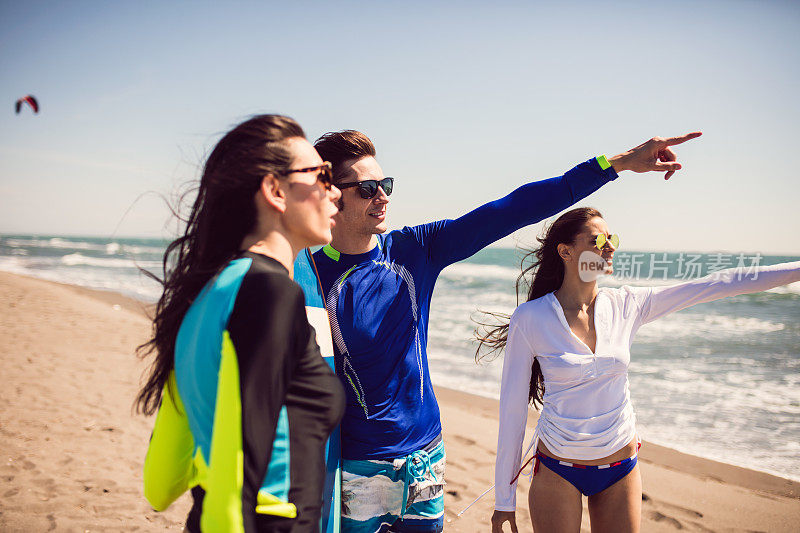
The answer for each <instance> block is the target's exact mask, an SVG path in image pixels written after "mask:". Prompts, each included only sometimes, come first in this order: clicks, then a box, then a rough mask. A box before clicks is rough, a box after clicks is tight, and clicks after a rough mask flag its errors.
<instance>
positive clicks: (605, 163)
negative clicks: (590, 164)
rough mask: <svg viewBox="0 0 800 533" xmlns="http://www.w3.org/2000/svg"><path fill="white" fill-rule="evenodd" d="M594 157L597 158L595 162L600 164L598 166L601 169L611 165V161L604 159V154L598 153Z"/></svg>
mask: <svg viewBox="0 0 800 533" xmlns="http://www.w3.org/2000/svg"><path fill="white" fill-rule="evenodd" d="M595 159H597V164H598V165H600V168H601V169H603V170H605V169H607V168H608V167H610V166H611V163H609V162H608V159H606V156H604V155H598V156H597V157H595Z"/></svg>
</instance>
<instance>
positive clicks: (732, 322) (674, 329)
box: [636, 312, 786, 342]
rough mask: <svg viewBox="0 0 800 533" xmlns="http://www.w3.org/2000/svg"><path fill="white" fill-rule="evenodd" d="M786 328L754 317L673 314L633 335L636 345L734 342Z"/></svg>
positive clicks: (643, 327) (645, 326)
mask: <svg viewBox="0 0 800 533" xmlns="http://www.w3.org/2000/svg"><path fill="white" fill-rule="evenodd" d="M785 328H786V324H783V323H781V322H772V321H770V320H764V319H761V318H755V317H743V316H728V315H709V314H698V313H686V312H683V313H675V314H673V315H670V316H668V317H665V318H662V319H661V320H656V321H655V322H650V323H649V324H645V325H644V326H642V328H641V329H640V330H639V332H638V333H637V335H636V341H637V342H642V341H645V342H647V341H661V340H663V339H679V338H687V337H703V338H709V337H712V338H720V337H722V338H736V337H747V336H751V335H753V334H755V333H770V332H773V331H781V330H783V329H785Z"/></svg>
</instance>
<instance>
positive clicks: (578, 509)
mask: <svg viewBox="0 0 800 533" xmlns="http://www.w3.org/2000/svg"><path fill="white" fill-rule="evenodd" d="M533 479H534V481H533V485H532V486H531V490H530V492H529V493H528V506H529V507H530V511H531V521H532V522H533V530H534V531H536V532H537V533H578V532H579V531H580V530H581V513H582V512H583V505H582V503H581V493H580V492H579V491H578V489H576V488H575V487H574V486H573V485H572V483H570V482H569V481H567V480H566V479H564V478H562V477H561V476H559V475H558V474H556V473H555V472H553V471H552V470H550V469H549V468H547V467H546V466H545V465H543V464H540V465H539V471H538V472H537V473H536V476H535V477H534V478H533Z"/></svg>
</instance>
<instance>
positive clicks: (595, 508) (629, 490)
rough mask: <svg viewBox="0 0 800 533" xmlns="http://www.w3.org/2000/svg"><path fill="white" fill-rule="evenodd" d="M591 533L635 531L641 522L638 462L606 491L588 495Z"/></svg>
mask: <svg viewBox="0 0 800 533" xmlns="http://www.w3.org/2000/svg"><path fill="white" fill-rule="evenodd" d="M589 520H590V521H591V524H592V533H606V532H614V533H639V529H640V527H641V524H642V474H641V472H640V471H639V465H638V463H637V465H636V466H635V467H633V470H631V471H630V472H629V473H628V475H627V476H625V477H624V478H622V479H620V480H619V481H617V482H616V483H614V484H613V485H611V486H610V487H608V488H607V489H606V490H604V491H602V492H599V493H597V494H595V495H594V496H589Z"/></svg>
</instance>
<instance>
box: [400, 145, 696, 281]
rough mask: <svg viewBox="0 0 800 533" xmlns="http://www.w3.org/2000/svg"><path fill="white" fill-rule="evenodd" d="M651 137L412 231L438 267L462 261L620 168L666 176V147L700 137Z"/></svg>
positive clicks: (669, 163) (669, 165) (669, 168)
mask: <svg viewBox="0 0 800 533" xmlns="http://www.w3.org/2000/svg"><path fill="white" fill-rule="evenodd" d="M699 136H700V133H699V132H695V133H689V134H687V135H683V136H681V137H670V138H661V137H654V138H652V139H650V140H649V141H647V142H645V143H642V144H640V145H639V146H637V147H635V148H632V149H630V150H628V151H627V152H624V153H621V154H618V155H615V156H614V157H612V158H610V159H606V157H605V156H599V157H596V158H594V159H590V160H589V161H586V162H584V163H581V164H579V165H577V166H576V167H574V168H572V169H571V170H569V171H567V172H566V173H565V174H564V175H563V176H559V177H556V178H551V179H547V180H542V181H536V182H532V183H528V184H526V185H523V186H522V187H519V188H518V189H516V190H515V191H513V192H512V193H511V194H509V195H508V196H505V197H504V198H500V199H499V200H495V201H493V202H489V203H487V204H484V205H482V206H480V207H478V208H477V209H475V210H473V211H471V212H469V213H467V214H466V215H464V216H462V217H459V218H457V219H455V220H441V221H438V222H433V223H431V224H425V225H423V226H418V227H416V228H414V231H415V232H417V234H418V238H419V240H420V241H421V242H422V243H425V244H427V245H428V256H429V260H430V261H431V262H432V263H433V264H435V265H437V266H438V267H439V268H444V267H446V266H447V265H449V264H452V263H455V262H456V261H461V260H462V259H466V258H467V257H469V256H471V255H473V254H474V253H475V252H477V251H478V250H481V249H482V248H485V247H486V246H488V245H489V244H491V243H493V242H495V241H496V240H498V239H501V238H503V237H505V236H506V235H509V234H511V233H513V232H514V231H516V230H518V229H520V228H522V227H524V226H528V225H530V224H535V223H537V222H540V221H542V220H544V219H545V218H547V217H550V216H553V215H555V214H556V213H559V212H561V211H563V210H564V209H567V208H568V207H571V206H572V205H574V204H575V203H577V202H579V201H581V200H582V199H584V198H586V197H587V196H589V195H590V194H592V193H593V192H594V191H596V190H597V189H599V188H600V187H602V186H603V185H605V184H606V183H608V182H609V181H612V180H614V179H616V178H617V173H618V172H622V171H624V170H631V171H633V172H666V173H667V174H666V177H667V178H669V176H671V175H672V174H674V173H675V171H677V170H680V168H681V165H680V163H678V162H677V161H676V159H677V157H676V155H675V152H673V151H672V149H671V148H670V146H673V145H676V144H681V143H683V142H686V141H688V140H690V139H694V138H696V137H699Z"/></svg>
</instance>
